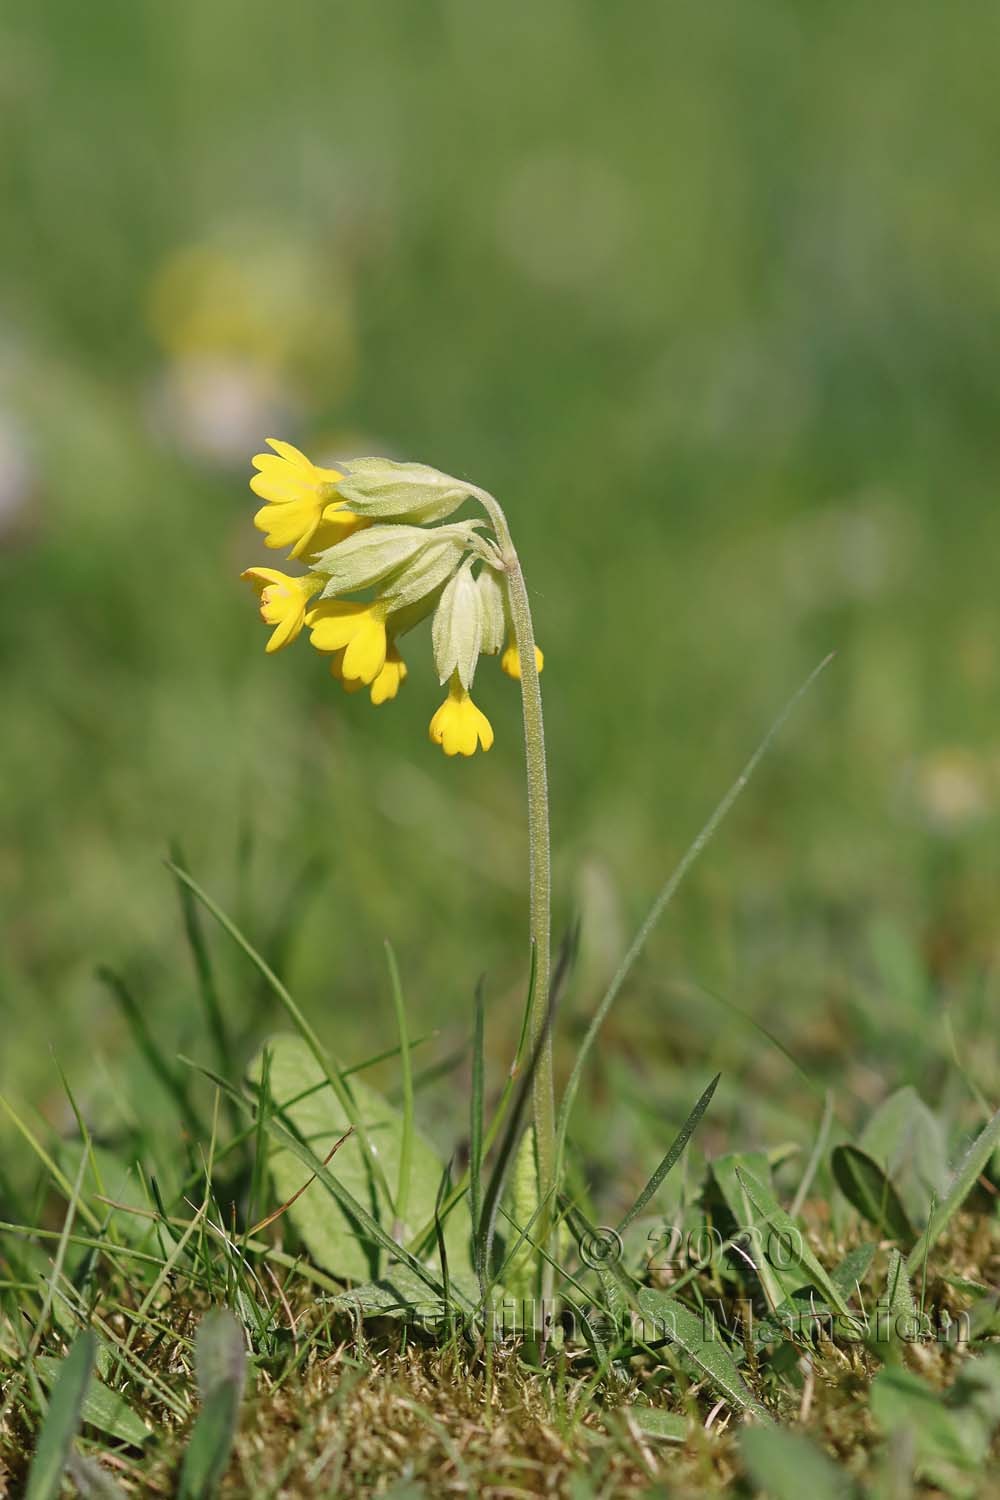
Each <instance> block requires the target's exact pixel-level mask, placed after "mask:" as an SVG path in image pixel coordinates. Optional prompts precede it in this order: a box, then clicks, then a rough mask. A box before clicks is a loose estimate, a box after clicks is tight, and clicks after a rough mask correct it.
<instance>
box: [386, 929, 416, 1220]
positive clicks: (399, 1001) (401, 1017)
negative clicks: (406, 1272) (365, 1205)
mask: <svg viewBox="0 0 1000 1500" xmlns="http://www.w3.org/2000/svg"><path fill="white" fill-rule="evenodd" d="M385 957H386V962H387V963H388V965H389V985H390V988H391V990H392V1003H393V1007H394V1008H395V1011H396V1029H397V1031H398V1033H399V1065H400V1068H401V1070H402V1077H403V1129H402V1138H401V1143H400V1148H399V1179H398V1184H397V1187H396V1222H395V1225H394V1227H393V1239H397V1240H398V1239H401V1238H402V1237H403V1234H404V1232H405V1228H404V1226H405V1224H406V1210H407V1208H408V1207H409V1202H410V1166H411V1163H412V1161H413V1063H412V1059H411V1057H410V1038H409V1032H408V1030H407V1026H406V1005H405V1003H404V1001H403V986H402V983H401V981H400V977H399V965H398V964H397V962H396V954H395V952H394V951H393V947H392V944H391V943H390V942H389V939H388V938H386V940H385Z"/></svg>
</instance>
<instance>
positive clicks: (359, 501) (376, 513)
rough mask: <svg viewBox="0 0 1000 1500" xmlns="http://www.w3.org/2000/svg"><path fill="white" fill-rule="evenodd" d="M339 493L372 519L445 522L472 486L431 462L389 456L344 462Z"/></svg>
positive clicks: (421, 522)
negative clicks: (401, 461)
mask: <svg viewBox="0 0 1000 1500" xmlns="http://www.w3.org/2000/svg"><path fill="white" fill-rule="evenodd" d="M345 469H346V473H345V474H344V477H343V478H342V479H339V480H338V481H337V493H338V494H339V495H342V496H343V498H344V499H345V500H346V501H347V503H348V505H349V506H350V508H351V510H352V511H353V512H354V513H355V515H358V516H366V517H368V518H369V519H371V520H378V521H391V520H406V521H416V522H419V523H420V524H426V522H428V521H443V520H444V518H445V517H446V516H450V515H451V514H452V512H453V511H456V510H457V509H458V507H459V506H460V505H461V504H462V501H463V500H466V499H468V497H469V494H470V493H471V487H470V486H469V485H468V484H466V483H464V481H463V480H461V479H453V478H452V477H451V475H450V474H442V473H441V471H440V470H439V469H432V468H431V467H430V466H429V465H428V464H413V463H407V464H399V463H394V462H393V460H392V459H390V458H356V459H353V460H352V461H351V462H350V463H348V464H346V465H345Z"/></svg>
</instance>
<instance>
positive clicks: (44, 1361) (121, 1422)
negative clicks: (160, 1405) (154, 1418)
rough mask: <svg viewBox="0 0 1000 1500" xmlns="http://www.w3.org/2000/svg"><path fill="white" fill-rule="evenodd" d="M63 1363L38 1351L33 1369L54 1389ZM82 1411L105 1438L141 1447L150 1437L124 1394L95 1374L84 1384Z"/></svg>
mask: <svg viewBox="0 0 1000 1500" xmlns="http://www.w3.org/2000/svg"><path fill="white" fill-rule="evenodd" d="M95 1355H96V1345H95ZM64 1364H65V1360H62V1359H53V1358H52V1357H51V1356H50V1355H48V1354H40V1355H39V1356H38V1358H37V1359H36V1360H35V1369H36V1370H37V1371H38V1378H39V1380H41V1382H42V1384H43V1385H50V1386H53V1388H54V1386H55V1382H56V1381H57V1380H58V1378H59V1374H60V1371H61V1370H62V1368H63V1366H64ZM53 1395H54V1390H53ZM81 1411H82V1417H83V1420H84V1421H85V1422H87V1423H89V1424H90V1426H91V1427H98V1428H100V1430H101V1432H104V1433H106V1434H107V1435H108V1437H113V1438H117V1439H118V1441H119V1442H120V1443H130V1444H131V1445H132V1447H133V1448H140V1447H141V1446H142V1444H143V1443H145V1442H148V1440H149V1438H150V1436H151V1432H150V1429H149V1428H148V1427H147V1426H146V1423H145V1422H144V1421H143V1419H142V1417H140V1416H139V1415H138V1413H137V1412H135V1411H133V1409H132V1407H131V1406H130V1405H129V1403H128V1401H127V1400H126V1399H125V1397H124V1396H123V1395H122V1394H121V1393H120V1392H119V1391H113V1390H111V1388H110V1387H109V1386H106V1385H105V1384H104V1382H103V1381H101V1380H98V1378H97V1376H96V1375H92V1376H91V1378H90V1382H89V1384H88V1385H87V1387H86V1391H85V1394H84V1397H83V1406H82V1408H81Z"/></svg>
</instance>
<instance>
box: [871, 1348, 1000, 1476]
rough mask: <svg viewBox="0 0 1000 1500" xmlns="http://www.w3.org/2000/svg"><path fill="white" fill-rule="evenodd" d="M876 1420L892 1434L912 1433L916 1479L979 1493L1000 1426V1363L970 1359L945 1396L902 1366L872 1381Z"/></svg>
mask: <svg viewBox="0 0 1000 1500" xmlns="http://www.w3.org/2000/svg"><path fill="white" fill-rule="evenodd" d="M870 1400H871V1409H872V1415H873V1416H874V1418H875V1420H876V1422H877V1423H878V1424H879V1426H880V1427H881V1428H882V1429H883V1430H884V1431H885V1432H886V1433H887V1434H892V1433H895V1432H898V1431H900V1430H905V1431H908V1432H909V1434H910V1437H911V1440H912V1442H913V1444H914V1451H915V1453H916V1473H917V1478H919V1479H923V1480H926V1481H927V1482H929V1483H931V1484H934V1485H937V1486H938V1487H939V1488H940V1489H943V1490H944V1491H945V1493H946V1494H949V1495H954V1496H957V1497H966V1496H969V1497H971V1496H972V1495H975V1494H978V1493H979V1492H980V1491H979V1481H980V1479H981V1478H982V1466H983V1464H984V1463H985V1462H986V1459H987V1455H988V1453H989V1449H990V1443H991V1440H992V1436H993V1433H994V1431H995V1429H996V1426H997V1423H998V1422H1000V1359H998V1358H997V1356H996V1355H995V1354H991V1355H985V1356H983V1357H982V1358H979V1359H974V1360H970V1361H969V1363H968V1364H967V1365H966V1366H965V1367H964V1369H963V1370H962V1373H961V1375H960V1376H959V1378H958V1379H957V1380H956V1381H955V1384H954V1385H953V1386H952V1388H951V1390H950V1391H948V1392H946V1393H945V1394H944V1395H942V1394H941V1393H940V1392H938V1391H935V1390H932V1389H931V1387H930V1386H928V1385H926V1384H925V1383H924V1381H923V1380H921V1379H920V1377H919V1376H918V1375H915V1374H913V1373H912V1372H911V1371H910V1370H907V1369H904V1368H903V1367H902V1366H895V1367H892V1368H889V1369H886V1370H883V1371H882V1373H881V1374H880V1375H878V1376H877V1377H876V1379H875V1380H874V1381H873V1382H872V1387H871V1398H870Z"/></svg>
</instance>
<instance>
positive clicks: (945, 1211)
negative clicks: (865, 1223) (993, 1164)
mask: <svg viewBox="0 0 1000 1500" xmlns="http://www.w3.org/2000/svg"><path fill="white" fill-rule="evenodd" d="M998 1144H1000V1109H998V1110H997V1112H996V1114H995V1115H994V1116H993V1118H992V1119H991V1120H990V1121H989V1123H988V1124H987V1126H986V1128H985V1129H984V1130H983V1131H982V1132H981V1134H979V1135H978V1136H977V1137H976V1139H975V1140H974V1141H973V1142H972V1145H971V1146H970V1147H969V1149H968V1150H967V1151H966V1153H965V1155H964V1156H963V1157H962V1159H961V1161H960V1162H959V1163H958V1165H957V1167H956V1168H955V1171H954V1174H953V1176H952V1179H951V1183H950V1185H949V1187H948V1191H947V1192H946V1193H945V1196H944V1199H943V1201H942V1202H941V1203H939V1204H938V1205H937V1207H936V1208H935V1209H934V1210H933V1212H932V1213H931V1216H930V1219H929V1221H928V1224H927V1228H926V1229H925V1230H924V1232H923V1234H922V1235H921V1236H920V1238H919V1239H918V1240H917V1243H916V1244H915V1245H914V1247H913V1249H912V1250H911V1251H910V1255H909V1259H908V1260H907V1262H906V1269H907V1271H908V1272H909V1274H910V1275H911V1276H913V1275H915V1273H916V1272H917V1270H918V1269H919V1268H920V1266H921V1265H922V1264H923V1262H924V1261H925V1260H926V1258H927V1255H928V1254H929V1252H930V1250H931V1248H932V1246H933V1245H934V1243H935V1241H936V1240H937V1239H938V1238H939V1236H940V1235H942V1234H943V1233H944V1231H945V1229H946V1228H947V1226H948V1223H949V1221H950V1220H951V1218H952V1217H953V1215H954V1214H956V1213H957V1212H958V1210H959V1209H960V1208H961V1206H962V1204H963V1203H964V1202H965V1200H966V1198H967V1197H968V1196H969V1194H970V1193H971V1192H972V1189H973V1188H974V1187H975V1185H976V1179H977V1178H978V1177H979V1175H980V1173H982V1172H983V1171H985V1169H986V1164H987V1163H988V1161H989V1159H990V1157H991V1156H992V1155H993V1153H994V1151H995V1150H996V1149H997V1145H998Z"/></svg>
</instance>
